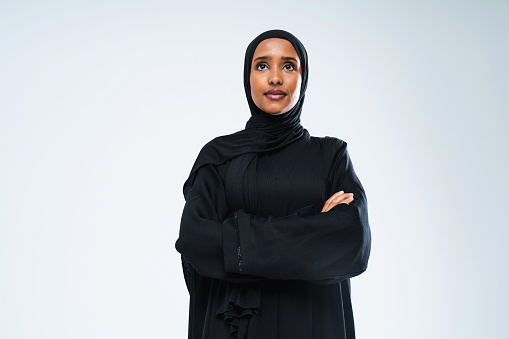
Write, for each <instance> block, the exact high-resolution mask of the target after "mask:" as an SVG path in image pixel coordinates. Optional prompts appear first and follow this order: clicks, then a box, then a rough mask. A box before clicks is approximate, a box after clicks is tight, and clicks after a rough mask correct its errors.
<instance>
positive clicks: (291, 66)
mask: <svg viewBox="0 0 509 339" xmlns="http://www.w3.org/2000/svg"><path fill="white" fill-rule="evenodd" d="M283 69H285V70H287V71H293V70H295V66H293V64H291V63H288V64H285V65H284V66H283Z"/></svg>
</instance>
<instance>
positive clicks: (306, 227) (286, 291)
mask: <svg viewBox="0 0 509 339" xmlns="http://www.w3.org/2000/svg"><path fill="white" fill-rule="evenodd" d="M239 161H240V162H242V161H243V162H244V164H241V165H240V166H244V167H245V166H246V163H247V164H248V165H247V170H246V171H245V173H244V174H243V176H242V177H241V178H235V176H233V179H231V177H232V176H229V175H228V173H230V171H235V167H236V166H238V163H239ZM239 186H240V191H242V192H244V195H243V200H242V199H237V198H236V199H231V198H229V197H235V193H234V191H235V189H239ZM242 186H243V187H242ZM230 190H231V191H232V193H229V191H230ZM340 190H343V191H345V192H347V193H354V200H353V202H351V203H350V204H349V205H346V204H339V205H337V206H335V207H334V208H332V209H331V210H330V211H329V212H326V213H321V212H320V210H321V208H322V206H323V204H324V202H325V201H326V200H327V199H328V198H329V197H330V196H331V195H332V194H333V193H335V192H338V191H340ZM241 198H242V196H241ZM239 201H240V202H239ZM370 243H371V236H370V229H369V225H368V217H367V205H366V197H365V194H364V190H363V187H362V185H361V183H360V181H359V179H358V178H357V176H356V174H355V172H354V168H353V166H352V163H351V161H350V158H349V156H348V152H347V150H346V143H345V142H343V141H341V140H339V139H336V138H316V137H303V138H300V139H298V140H297V141H295V142H293V143H291V144H289V145H286V146H285V147H282V148H279V149H277V150H274V151H270V152H265V153H259V154H253V155H252V156H250V157H248V158H247V160H246V158H244V159H243V160H242V157H237V158H233V159H230V160H228V161H227V162H225V163H223V164H220V165H213V164H207V165H204V166H202V167H201V168H200V169H199V170H197V171H196V176H195V178H194V184H193V186H192V187H191V188H190V189H189V191H188V193H187V198H186V205H185V207H184V211H183V215H182V221H181V228H180V235H179V239H178V240H177V243H176V248H177V250H178V251H179V252H180V253H181V254H182V257H183V264H184V270H185V277H186V283H187V286H188V288H189V292H190V313H189V338H192V339H195V338H211V339H223V338H224V339H226V338H232V337H238V338H255V339H258V338H260V339H262V338H263V339H270V338H279V339H290V338H292V339H299V338H302V339H305V338H320V339H327V338H349V339H350V338H354V337H355V334H354V324H353V315H352V306H351V302H350V281H349V278H350V277H353V276H356V275H358V274H360V273H362V272H363V271H364V270H365V269H366V267H367V262H368V258H369V252H370Z"/></svg>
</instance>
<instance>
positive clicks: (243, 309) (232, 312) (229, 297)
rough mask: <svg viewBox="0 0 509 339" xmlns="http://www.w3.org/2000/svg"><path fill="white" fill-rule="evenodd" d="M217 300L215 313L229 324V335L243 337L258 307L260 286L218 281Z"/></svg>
mask: <svg viewBox="0 0 509 339" xmlns="http://www.w3.org/2000/svg"><path fill="white" fill-rule="evenodd" d="M217 300H218V301H219V303H218V306H217V310H216V315H217V316H219V317H222V318H223V319H224V321H225V322H226V323H227V324H228V325H229V327H230V335H232V336H234V337H239V338H245V337H246V335H247V331H248V326H249V320H250V319H251V317H253V316H254V315H255V314H256V313H257V312H258V309H259V308H260V300H261V289H260V287H259V286H256V285H238V284H232V283H228V282H225V281H220V282H219V288H218V296H217Z"/></svg>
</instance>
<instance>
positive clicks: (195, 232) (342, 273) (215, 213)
mask: <svg viewBox="0 0 509 339" xmlns="http://www.w3.org/2000/svg"><path fill="white" fill-rule="evenodd" d="M336 140H338V139H336ZM336 146H337V147H336V150H335V152H334V161H333V164H332V166H331V169H330V172H329V178H328V188H329V193H330V195H332V194H333V193H335V192H337V191H340V190H343V191H345V192H349V193H354V201H353V202H352V203H350V205H346V204H339V205H337V206H335V207H334V208H332V209H331V210H330V211H329V212H325V213H321V212H320V211H319V210H318V209H317V208H316V207H315V206H306V207H304V208H301V209H299V210H297V211H295V212H294V213H292V214H290V215H286V216H283V217H272V216H268V217H262V216H258V215H255V214H249V213H246V212H245V211H244V210H237V211H235V212H233V213H231V214H229V215H228V211H227V207H226V206H227V205H226V197H225V193H224V192H225V191H224V184H223V182H222V179H221V176H220V175H219V173H218V172H217V167H213V166H204V167H203V168H201V169H200V170H199V171H198V174H197V176H196V179H195V182H194V185H193V187H192V188H191V190H190V191H189V195H188V197H187V202H186V205H185V207H184V212H183V215H182V222H181V229H180V236H179V239H178V240H177V244H176V247H177V250H178V251H179V252H180V253H181V254H182V255H183V257H184V258H185V259H186V260H188V261H189V262H190V263H191V265H193V267H194V268H195V269H196V270H197V272H198V273H200V274H201V275H204V276H209V277H213V278H219V279H226V280H229V279H230V280H231V279H233V280H239V279H242V278H244V277H245V278H248V279H252V278H253V277H260V278H265V279H278V280H308V281H313V282H316V283H320V284H329V283H335V282H338V281H341V280H344V279H347V278H350V277H353V276H356V275H358V274H360V273H362V272H363V271H364V270H365V269H366V267H367V262H368V258H369V253H370V244H371V235H370V230H369V224H368V218H367V206H366V197H365V194H364V190H363V187H362V185H361V183H360V181H359V179H358V178H357V175H356V174H355V171H354V168H353V166H352V163H351V161H350V157H349V155H348V152H347V150H346V143H344V142H342V141H339V140H338V141H337V145H336ZM330 195H329V196H330ZM320 209H321V206H320Z"/></svg>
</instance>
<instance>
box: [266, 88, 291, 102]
mask: <svg viewBox="0 0 509 339" xmlns="http://www.w3.org/2000/svg"><path fill="white" fill-rule="evenodd" d="M265 96H266V97H267V98H269V99H271V100H281V99H283V98H284V97H285V96H286V93H285V92H283V91H281V90H279V89H271V90H270V91H267V92H266V93H265Z"/></svg>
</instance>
